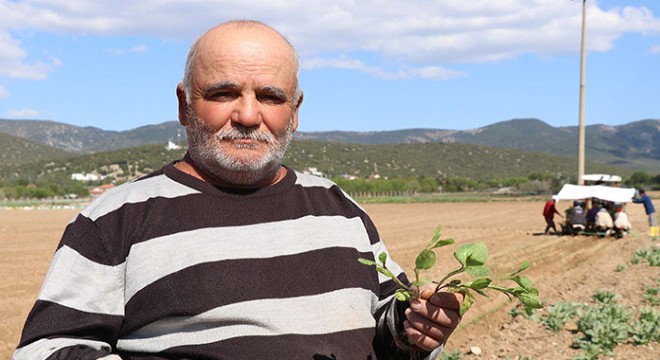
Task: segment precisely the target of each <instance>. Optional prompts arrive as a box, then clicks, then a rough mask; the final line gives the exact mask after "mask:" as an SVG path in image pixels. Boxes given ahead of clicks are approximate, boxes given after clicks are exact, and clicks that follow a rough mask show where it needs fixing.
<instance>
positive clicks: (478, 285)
mask: <svg viewBox="0 0 660 360" xmlns="http://www.w3.org/2000/svg"><path fill="white" fill-rule="evenodd" d="M440 229H441V227H440V226H438V227H437V228H436V229H435V232H434V234H433V238H432V239H431V241H430V242H429V244H428V245H427V246H426V247H425V248H424V249H423V250H422V251H421V252H420V253H419V255H417V258H416V259H415V268H414V273H415V280H414V281H413V282H412V283H411V284H410V285H408V284H404V283H403V282H401V281H400V280H399V279H397V277H396V276H395V275H394V274H393V273H392V272H391V271H390V270H389V269H388V268H387V254H386V253H381V254H380V255H379V256H378V261H379V262H375V261H372V260H369V259H363V258H361V259H359V261H360V262H361V263H363V264H366V265H370V266H375V267H376V270H377V271H378V272H380V273H382V274H384V275H385V276H388V277H389V278H391V279H392V280H393V281H395V282H396V283H397V284H399V286H400V288H399V289H398V290H397V291H396V293H395V296H396V298H397V299H398V300H400V301H411V300H413V299H414V296H416V294H417V291H416V290H417V288H418V287H419V286H421V285H424V284H427V283H434V284H436V287H435V291H436V292H439V291H440V290H443V289H446V291H450V292H458V293H461V294H463V302H462V303H461V307H460V310H459V312H460V314H461V315H463V314H465V312H466V311H467V310H468V309H470V307H471V306H472V304H474V302H475V301H476V296H475V295H474V294H475V293H476V294H479V295H482V296H487V295H486V291H487V290H494V291H499V292H501V293H503V294H505V295H506V296H507V297H509V299H510V300H513V299H514V298H515V299H518V300H519V301H520V302H521V303H522V304H523V305H525V306H526V307H530V308H536V309H539V308H542V307H543V306H542V305H541V302H540V301H539V298H538V295H539V293H538V290H537V289H536V288H534V287H533V285H532V281H531V280H530V279H529V278H528V277H526V276H523V275H519V274H520V273H521V272H522V271H524V270H525V269H527V268H528V267H529V264H528V263H527V262H523V263H522V264H521V265H520V267H519V268H518V269H517V270H515V271H513V272H511V273H508V274H504V275H497V276H495V275H491V273H490V269H489V268H488V267H486V260H487V258H488V248H487V247H486V244H484V243H481V242H478V243H470V244H465V245H462V246H459V247H458V249H456V251H454V258H456V260H457V261H458V263H459V265H460V266H459V267H458V268H457V269H456V270H454V271H451V272H449V273H448V274H447V275H445V276H444V277H443V278H442V279H441V280H440V281H433V280H428V279H422V278H421V277H420V274H421V272H422V271H424V270H429V269H431V268H432V267H433V266H434V265H435V260H436V256H435V252H434V251H433V250H435V249H437V248H439V247H443V246H447V245H450V244H453V243H454V240H453V239H444V240H443V239H440ZM459 274H467V275H468V276H469V277H471V278H470V279H469V280H468V281H465V282H463V281H462V280H460V279H458V278H456V276H457V275H459ZM495 281H510V282H513V283H515V284H516V286H513V287H507V286H502V285H498V284H495Z"/></svg>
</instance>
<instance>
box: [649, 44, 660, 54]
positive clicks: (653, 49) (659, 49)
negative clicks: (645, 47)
mask: <svg viewBox="0 0 660 360" xmlns="http://www.w3.org/2000/svg"><path fill="white" fill-rule="evenodd" d="M651 54H660V45H655V46H653V47H651Z"/></svg>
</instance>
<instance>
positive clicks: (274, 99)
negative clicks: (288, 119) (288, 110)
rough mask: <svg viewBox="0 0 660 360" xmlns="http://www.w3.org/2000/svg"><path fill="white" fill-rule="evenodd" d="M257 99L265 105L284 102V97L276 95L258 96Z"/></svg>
mask: <svg viewBox="0 0 660 360" xmlns="http://www.w3.org/2000/svg"><path fill="white" fill-rule="evenodd" d="M257 99H258V100H259V101H261V102H263V103H266V104H272V105H279V104H284V103H285V102H286V97H284V96H280V95H277V94H260V95H258V96H257Z"/></svg>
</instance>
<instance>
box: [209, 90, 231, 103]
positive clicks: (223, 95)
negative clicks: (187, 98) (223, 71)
mask: <svg viewBox="0 0 660 360" xmlns="http://www.w3.org/2000/svg"><path fill="white" fill-rule="evenodd" d="M236 97H237V95H236V94H234V93H232V92H228V91H222V92H216V93H212V94H210V96H209V97H208V98H209V100H216V101H228V100H232V99H235V98H236Z"/></svg>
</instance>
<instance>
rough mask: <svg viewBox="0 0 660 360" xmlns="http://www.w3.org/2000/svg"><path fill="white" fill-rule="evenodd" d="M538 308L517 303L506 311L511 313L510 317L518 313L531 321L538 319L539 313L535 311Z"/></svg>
mask: <svg viewBox="0 0 660 360" xmlns="http://www.w3.org/2000/svg"><path fill="white" fill-rule="evenodd" d="M536 310H538V309H535V308H531V307H528V306H525V305H521V304H517V305H516V306H515V307H513V308H511V309H510V310H509V311H508V312H507V313H508V314H509V315H511V317H512V318H515V317H516V316H518V315H521V316H523V317H525V319H528V320H531V321H538V320H539V315H538V313H537V311H536Z"/></svg>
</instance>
